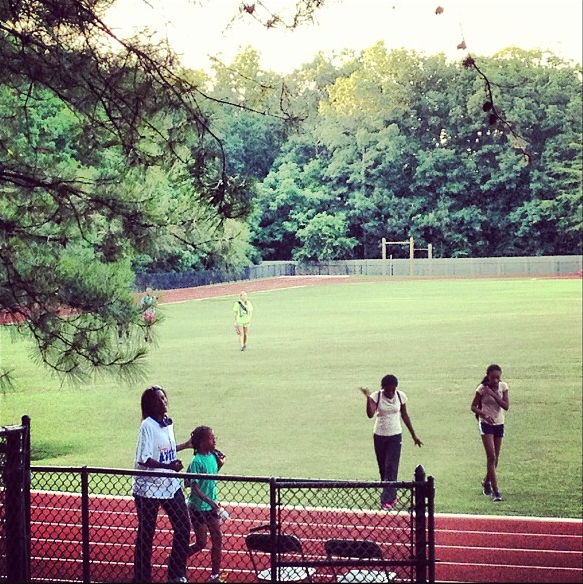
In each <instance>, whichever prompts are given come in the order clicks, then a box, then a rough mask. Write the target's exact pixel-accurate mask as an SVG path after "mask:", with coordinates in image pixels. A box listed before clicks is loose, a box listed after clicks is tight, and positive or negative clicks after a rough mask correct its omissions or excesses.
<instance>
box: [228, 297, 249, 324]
mask: <svg viewBox="0 0 583 584" xmlns="http://www.w3.org/2000/svg"><path fill="white" fill-rule="evenodd" d="M233 312H234V313H235V319H236V321H237V324H238V325H241V326H247V325H248V324H249V323H250V322H251V314H252V312H253V304H251V300H247V302H241V301H240V300H237V301H236V302H235V304H233Z"/></svg>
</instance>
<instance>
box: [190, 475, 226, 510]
mask: <svg viewBox="0 0 583 584" xmlns="http://www.w3.org/2000/svg"><path fill="white" fill-rule="evenodd" d="M190 490H191V491H192V493H193V494H194V495H196V496H197V497H198V498H199V499H200V500H201V501H204V502H205V503H207V504H208V505H210V506H211V507H212V509H213V511H217V510H218V508H219V507H220V505H219V504H218V503H217V502H216V501H213V500H212V499H209V498H208V497H207V496H206V495H205V494H204V493H203V492H202V491H201V489H200V487H199V486H198V484H197V483H196V482H195V481H192V482H191V483H190Z"/></svg>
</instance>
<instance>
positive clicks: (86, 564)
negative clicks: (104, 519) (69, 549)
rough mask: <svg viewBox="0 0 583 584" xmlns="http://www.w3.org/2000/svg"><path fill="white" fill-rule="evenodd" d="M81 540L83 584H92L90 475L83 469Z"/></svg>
mask: <svg viewBox="0 0 583 584" xmlns="http://www.w3.org/2000/svg"><path fill="white" fill-rule="evenodd" d="M81 540H82V544H81V545H82V550H83V582H84V583H85V584H89V582H91V557H90V554H91V551H90V548H89V473H88V471H87V467H86V466H84V467H82V468H81Z"/></svg>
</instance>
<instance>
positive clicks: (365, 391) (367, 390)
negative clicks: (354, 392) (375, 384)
mask: <svg viewBox="0 0 583 584" xmlns="http://www.w3.org/2000/svg"><path fill="white" fill-rule="evenodd" d="M358 389H359V390H360V391H361V392H362V393H363V394H364V395H365V396H366V397H367V398H368V397H370V389H369V388H368V387H362V386H361V387H359V388H358Z"/></svg>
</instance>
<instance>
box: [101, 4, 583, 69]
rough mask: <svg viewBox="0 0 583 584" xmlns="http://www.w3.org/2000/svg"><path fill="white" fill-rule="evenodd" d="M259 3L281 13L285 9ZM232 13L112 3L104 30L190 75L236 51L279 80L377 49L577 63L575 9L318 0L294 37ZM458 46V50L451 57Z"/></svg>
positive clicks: (582, 54)
mask: <svg viewBox="0 0 583 584" xmlns="http://www.w3.org/2000/svg"><path fill="white" fill-rule="evenodd" d="M262 1H263V3H264V4H266V5H268V6H270V7H272V8H273V10H274V11H276V10H277V11H279V10H281V11H283V12H284V13H285V11H286V10H287V11H288V12H289V10H291V7H293V6H294V5H295V0H291V1H290V0H262ZM247 3H252V0H247ZM239 5H240V0H117V2H116V4H115V5H114V7H113V8H112V9H111V10H110V12H109V13H108V15H107V17H106V22H107V23H108V24H109V25H110V26H111V27H112V28H113V29H114V31H115V32H116V33H118V34H121V35H122V36H123V35H126V34H129V33H131V32H135V31H136V30H139V29H141V28H143V27H149V28H150V30H152V31H156V32H157V33H158V34H160V35H162V36H165V37H167V38H168V39H169V41H170V44H171V45H172V46H173V48H174V50H175V51H176V52H177V53H178V54H180V55H181V56H182V61H183V63H184V65H185V66H187V67H190V68H197V69H198V68H202V69H208V67H209V63H210V61H209V55H211V56H216V57H218V58H219V59H221V60H222V61H223V62H225V63H227V64H228V63H229V62H230V60H231V59H232V58H233V57H234V56H235V55H236V54H237V52H239V51H240V50H241V49H242V48H244V47H246V46H254V47H255V48H256V49H257V50H258V51H259V53H260V54H261V65H262V67H263V68H265V69H271V70H273V71H276V72H279V73H289V72H291V71H292V70H293V69H295V68H297V67H299V66H301V65H302V64H304V63H309V62H310V61H311V60H312V57H313V55H314V54H315V53H317V52H318V51H323V52H324V53H325V54H326V55H328V56H332V55H333V54H334V53H339V52H341V51H342V50H343V49H351V50H354V51H356V52H360V51H361V50H363V49H366V48H368V47H370V46H372V45H373V44H375V43H376V42H377V41H379V40H383V41H384V42H385V45H386V46H387V48H388V49H393V48H395V49H398V48H406V49H414V50H416V51H419V52H422V53H426V54H435V53H445V55H446V56H447V57H448V58H449V59H452V60H462V59H463V58H464V57H465V56H466V55H467V54H468V53H470V54H472V55H473V56H489V55H492V54H493V53H495V52H497V51H499V50H501V49H504V48H506V47H509V46H517V47H519V48H521V49H526V50H530V49H543V50H546V49H548V50H551V51H552V52H553V53H555V54H556V55H558V56H559V57H562V58H564V59H566V60H573V61H576V62H577V63H581V62H582V61H583V33H582V26H583V25H582V21H583V15H582V2H581V0H538V1H537V0H505V1H498V0H455V1H453V0H452V1H450V0H432V1H427V0H405V1H398V0H394V1H393V0H326V1H325V4H324V6H323V7H322V8H320V9H319V10H317V11H316V16H315V21H314V22H313V23H311V24H305V25H302V26H300V27H299V28H296V29H295V30H294V31H288V30H284V29H279V28H272V29H269V30H268V29H266V28H265V27H263V26H261V25H260V24H259V23H258V22H256V21H255V20H254V19H252V18H250V17H249V16H248V15H244V16H242V17H238V14H239V11H238V8H239ZM438 6H441V7H442V8H443V12H442V13H441V14H439V15H437V14H436V8H437V7H438ZM234 17H235V18H234ZM462 40H464V41H465V44H466V46H467V49H466V50H460V49H458V48H457V45H458V44H459V43H460V42H461V41H462Z"/></svg>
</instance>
